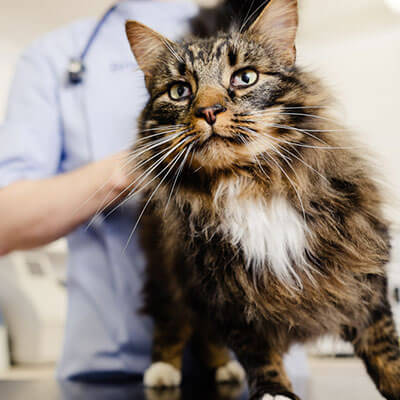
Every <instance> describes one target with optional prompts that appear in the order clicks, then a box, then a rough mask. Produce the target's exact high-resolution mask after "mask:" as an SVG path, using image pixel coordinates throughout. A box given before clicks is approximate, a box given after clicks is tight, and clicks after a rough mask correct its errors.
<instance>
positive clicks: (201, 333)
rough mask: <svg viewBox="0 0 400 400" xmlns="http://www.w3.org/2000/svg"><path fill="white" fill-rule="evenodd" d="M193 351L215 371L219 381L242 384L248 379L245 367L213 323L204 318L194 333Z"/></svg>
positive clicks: (216, 378) (216, 379)
mask: <svg viewBox="0 0 400 400" xmlns="http://www.w3.org/2000/svg"><path fill="white" fill-rule="evenodd" d="M193 351H194V354H195V355H196V357H197V358H198V359H199V360H201V362H202V363H203V364H204V365H205V366H206V367H207V368H209V369H210V370H213V371H215V381H216V382H217V383H239V384H240V383H243V382H244V381H245V380H246V373H245V371H244V369H243V367H242V366H241V365H240V363H239V362H238V361H236V360H234V359H233V358H232V355H231V353H230V351H229V349H228V348H227V347H226V345H225V344H224V343H223V341H222V340H221V338H220V336H219V334H218V332H217V330H216V329H215V326H214V324H213V323H211V322H208V323H207V322H205V321H204V320H203V321H202V322H198V323H197V328H196V331H195V333H194V335H193Z"/></svg>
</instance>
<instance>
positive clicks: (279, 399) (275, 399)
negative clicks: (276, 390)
mask: <svg viewBox="0 0 400 400" xmlns="http://www.w3.org/2000/svg"><path fill="white" fill-rule="evenodd" d="M262 400H290V399H289V397H286V396H272V395H270V394H265V395H264V396H263V398H262Z"/></svg>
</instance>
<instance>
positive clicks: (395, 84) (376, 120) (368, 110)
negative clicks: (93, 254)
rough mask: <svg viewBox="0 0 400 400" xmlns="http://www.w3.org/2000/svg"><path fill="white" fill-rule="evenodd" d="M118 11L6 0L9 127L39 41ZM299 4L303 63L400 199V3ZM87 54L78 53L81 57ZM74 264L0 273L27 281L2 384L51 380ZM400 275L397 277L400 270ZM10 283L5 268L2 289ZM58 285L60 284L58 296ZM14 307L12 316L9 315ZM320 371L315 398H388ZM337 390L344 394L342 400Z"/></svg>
mask: <svg viewBox="0 0 400 400" xmlns="http://www.w3.org/2000/svg"><path fill="white" fill-rule="evenodd" d="M212 2H213V1H212V0H203V1H202V3H212ZM110 4H111V1H110V0H85V1H82V0H41V1H40V2H38V1H32V0H0V10H1V13H0V123H1V121H2V119H3V118H4V115H5V107H6V103H7V92H8V89H9V86H10V83H11V80H12V76H13V70H14V66H15V63H16V61H17V59H18V56H19V54H20V53H21V51H22V49H23V48H24V47H25V46H27V45H28V44H29V43H31V42H32V40H34V39H35V38H37V37H39V36H41V35H42V34H44V33H46V32H48V31H51V30H53V29H55V28H57V27H59V26H60V25H63V24H67V23H68V22H70V21H73V20H75V19H76V18H82V17H87V16H100V15H101V14H102V13H103V12H104V11H105V10H106V9H107V7H109V6H110ZM299 4H300V12H301V17H300V31H299V37H298V57H299V62H300V63H301V64H302V65H305V66H306V67H308V68H309V69H311V70H314V71H316V72H317V73H318V74H319V75H320V76H322V77H325V78H326V82H327V83H328V84H329V86H330V87H331V88H332V90H333V92H334V93H335V94H336V97H337V98H338V99H339V103H340V104H341V107H340V110H341V111H340V113H341V116H342V118H343V119H344V121H345V122H346V123H347V125H348V126H349V127H350V128H352V129H354V130H355V131H356V132H358V134H359V138H360V140H361V141H362V142H364V143H366V144H367V145H368V146H369V147H370V148H371V149H372V150H373V151H374V152H375V154H376V163H377V164H378V165H379V167H380V168H381V170H382V174H383V175H384V176H385V177H386V180H387V182H388V183H389V186H390V187H391V188H392V190H393V192H394V193H395V194H396V196H397V197H398V198H400V179H399V178H400V173H399V171H400V129H399V122H398V121H399V112H400V73H399V72H400V0H386V1H384V0H351V1H349V0H335V1H332V0H331V1H329V0H324V1H322V0H299ZM80 51H81V49H77V54H79V52H80ZM0 145H1V144H0ZM393 205H394V204H393ZM394 208H396V207H394ZM399 215H400V213H399ZM392 219H393V220H395V221H397V222H400V219H399V218H398V216H397V214H393V215H392ZM396 241H398V237H397V236H396ZM65 256H66V249H65V247H64V244H63V243H62V242H60V243H58V244H56V245H53V246H50V247H49V248H46V249H44V250H40V251H35V252H29V253H23V254H14V255H12V257H11V258H10V257H8V258H7V259H3V260H0V264H1V263H3V264H4V265H5V267H4V268H3V273H5V272H4V271H6V273H7V274H10V273H15V274H16V280H18V281H19V286H18V285H17V286H18V287H17V286H16V287H15V288H12V293H9V292H8V291H6V290H5V288H3V287H2V285H1V283H0V307H3V311H4V314H5V315H6V322H7V324H3V327H4V330H3V339H4V337H5V335H6V334H5V326H6V325H7V327H8V330H9V334H10V336H11V339H12V341H11V349H12V353H11V358H12V359H13V360H14V362H17V363H19V364H20V366H19V367H17V368H13V369H11V372H10V370H8V371H7V372H4V373H3V374H1V373H0V377H1V376H4V377H7V378H10V377H15V376H19V377H20V376H28V377H29V378H32V377H33V376H39V377H42V376H46V377H47V376H48V374H49V371H51V369H52V363H53V362H54V361H55V359H56V358H57V356H58V352H59V346H60V343H61V340H62V336H61V335H60V334H59V332H62V327H63V316H64V313H65V311H64V308H65V291H64V289H63V287H62V286H60V285H59V283H58V282H59V281H60V280H62V277H63V274H64V272H65ZM396 265H397V264H396ZM396 265H395V267H394V268H395V269H396V270H397V269H398V270H400V269H399V268H398V265H397V268H396ZM15 271H17V272H15ZM1 273H2V272H1V265H0V282H1ZM43 277H46V278H45V279H44V278H43ZM41 279H42V280H41ZM44 280H46V283H43V281H44ZM21 282H22V283H21ZM50 282H52V283H50ZM54 282H57V288H56V285H55V284H54ZM398 282H400V279H399V278H398V277H397V273H396V271H394V272H393V273H392V274H391V286H392V287H391V295H392V298H393V301H395V300H396V299H395V295H396V293H397V295H398V294H399V290H397V292H396V291H395V289H396V287H398V286H400V284H398ZM8 290H11V289H10V288H8ZM1 292H3V296H1ZM6 292H7V297H8V298H10V296H11V298H13V299H15V300H16V301H17V300H18V299H21V298H23V299H24V302H25V303H24V306H23V307H22V306H21V307H19V308H18V307H17V306H16V305H15V302H14V301H12V302H11V303H12V304H13V305H12V306H10V301H8V303H7V305H6V306H5V305H4V304H2V300H1V299H2V298H3V299H4V293H6ZM35 293H36V294H35ZM38 293H39V294H38ZM45 293H47V299H49V298H51V299H52V301H51V302H50V303H51V304H50V305H51V306H49V304H48V303H49V302H48V301H46V300H43V296H44V295H45ZM13 296H14V297H13ZM397 297H399V296H397ZM54 299H58V300H54ZM18 301H19V300H18ZM18 301H17V302H18ZM4 302H5V300H4V301H3V303H4ZM26 306H28V309H26ZM5 307H6V308H8V310H4V308H5ZM10 307H11V311H10ZM26 310H28V311H26ZM32 310H36V311H35V312H36V313H37V315H38V317H37V318H36V319H35V320H32V321H30V322H29V321H28V322H27V321H26V320H25V319H26V313H31V314H32ZM24 313H25V314H24ZM28 315H29V314H28ZM21 319H22V320H23V321H24V322H21ZM46 324H47V325H48V326H46ZM1 325H2V322H1V317H0V327H1ZM27 329H28V330H31V331H32V332H33V331H34V330H36V331H37V332H39V333H40V334H39V333H37V332H36V331H35V333H37V337H38V338H37V345H36V347H37V349H36V350H37V351H36V352H32V350H29V349H30V348H31V347H32V343H28V342H26V337H27V331H26V330H27ZM32 337H34V335H32ZM39 337H41V339H39ZM43 338H44V339H43ZM32 340H33V339H32ZM0 343H2V344H1V345H0V370H1V369H3V370H5V369H6V367H7V364H8V360H7V355H6V353H7V351H8V350H7V343H6V340H3V341H2V336H1V330H0ZM313 352H314V354H317V355H319V356H320V355H321V354H322V353H329V354H331V353H336V352H342V353H343V352H347V349H346V348H342V347H340V346H339V347H334V346H333V345H332V343H331V342H324V343H323V344H322V345H320V346H319V347H318V348H317V349H314V350H313ZM27 362H28V363H30V364H35V365H43V364H44V363H50V367H46V368H43V367H39V368H37V367H35V368H32V367H29V368H26V363H27ZM21 365H22V366H21ZM311 365H312V370H313V374H314V376H316V377H317V378H318V379H317V380H316V383H315V385H316V386H315V390H316V391H318V387H319V386H320V387H321V388H323V387H325V386H326V385H328V384H329V382H330V378H329V375H332V374H333V375H334V374H336V375H338V376H341V378H343V379H345V378H346V377H348V376H351V380H350V381H349V382H348V387H347V389H348V391H347V392H346V385H345V384H344V383H343V382H344V380H343V381H342V386H341V389H338V388H337V387H336V389H335V390H336V392H335V393H336V395H337V396H338V398H340V399H341V400H346V399H347V398H348V399H350V398H353V397H354V396H353V397H351V396H350V395H349V393H352V390H353V389H354V386H353V385H359V388H361V389H357V390H365V393H364V392H357V396H356V397H357V398H363V399H364V400H368V399H377V398H379V396H378V395H377V393H376V391H375V390H374V388H373V386H372V384H371V383H370V382H369V380H368V379H367V378H366V376H365V373H364V372H363V370H362V369H361V367H360V365H359V364H358V362H354V363H353V361H352V360H348V361H333V360H331V361H329V359H328V360H325V359H323V360H319V361H315V360H314V361H313V362H312V364H311ZM335 379H336V378H335ZM332 383H333V382H331V383H330V384H332ZM318 385H319V386H318ZM337 390H343V393H342V392H340V393H341V394H340V393H339V392H338V391H337ZM346 393H347V397H346ZM362 393H363V395H361V394H362Z"/></svg>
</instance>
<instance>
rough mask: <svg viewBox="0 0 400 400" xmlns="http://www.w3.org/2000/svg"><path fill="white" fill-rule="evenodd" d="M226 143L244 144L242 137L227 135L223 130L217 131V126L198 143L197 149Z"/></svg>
mask: <svg viewBox="0 0 400 400" xmlns="http://www.w3.org/2000/svg"><path fill="white" fill-rule="evenodd" d="M221 143H225V144H227V145H232V144H234V145H238V144H243V142H242V141H241V139H240V137H239V136H238V137H234V136H231V135H230V136H226V135H224V134H223V133H222V132H219V131H217V130H216V129H215V128H212V130H211V132H210V134H209V135H208V137H207V138H206V139H205V140H203V141H202V142H200V143H198V145H197V146H196V148H197V150H203V149H205V148H206V147H209V146H212V145H214V144H221Z"/></svg>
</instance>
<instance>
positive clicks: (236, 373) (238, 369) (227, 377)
mask: <svg viewBox="0 0 400 400" xmlns="http://www.w3.org/2000/svg"><path fill="white" fill-rule="evenodd" d="M245 379H246V373H245V372H244V369H243V367H242V366H241V365H240V363H239V362H238V361H235V360H232V361H229V362H228V363H227V364H225V365H224V366H223V367H219V368H218V369H217V370H216V372H215V380H216V381H217V382H218V383H224V382H243V381H244V380H245Z"/></svg>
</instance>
